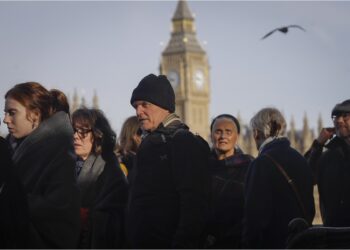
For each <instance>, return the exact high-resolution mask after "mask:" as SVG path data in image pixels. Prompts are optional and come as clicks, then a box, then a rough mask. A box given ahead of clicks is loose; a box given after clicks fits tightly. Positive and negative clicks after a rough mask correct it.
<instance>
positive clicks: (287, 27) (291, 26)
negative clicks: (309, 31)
mask: <svg viewBox="0 0 350 250" xmlns="http://www.w3.org/2000/svg"><path fill="white" fill-rule="evenodd" d="M289 28H298V29H301V30H302V31H306V30H305V29H304V28H303V27H301V26H299V25H288V26H283V27H280V28H276V29H274V30H271V31H270V32H269V33H267V34H266V35H265V36H263V37H262V38H261V40H263V39H265V38H266V37H268V36H270V35H272V33H274V32H275V31H280V32H282V33H284V34H286V33H287V32H288V29H289Z"/></svg>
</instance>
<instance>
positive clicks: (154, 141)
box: [127, 74, 210, 248]
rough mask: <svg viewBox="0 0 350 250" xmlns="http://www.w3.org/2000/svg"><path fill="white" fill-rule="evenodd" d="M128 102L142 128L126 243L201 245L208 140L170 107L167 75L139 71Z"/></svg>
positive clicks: (172, 104)
mask: <svg viewBox="0 0 350 250" xmlns="http://www.w3.org/2000/svg"><path fill="white" fill-rule="evenodd" d="M130 103H131V105H132V106H133V107H134V108H135V110H136V115H137V117H138V119H139V121H140V126H141V129H142V130H143V136H142V138H143V139H142V143H141V145H140V147H139V149H138V152H137V156H136V169H137V172H136V175H135V178H134V180H133V185H132V187H131V198H130V204H129V213H128V221H127V227H128V228H127V234H128V239H129V244H130V247H131V248H200V247H201V245H202V240H203V238H204V237H203V235H202V232H203V229H204V225H205V221H206V216H207V213H208V203H209V192H210V191H209V190H210V184H209V182H210V178H209V172H208V157H209V146H208V143H207V142H206V141H204V140H203V139H202V138H201V137H199V136H196V135H193V134H192V133H191V132H190V131H189V128H188V127H187V126H186V125H185V124H184V123H183V122H182V121H181V120H180V118H179V117H178V116H177V115H176V114H175V113H174V112H175V94H174V91H173V89H172V87H171V85H170V82H169V81H168V79H167V78H166V76H163V75H160V76H156V75H153V74H150V75H148V76H146V77H144V78H143V79H142V80H141V82H140V83H139V85H138V86H137V87H136V88H135V89H134V91H133V93H132V96H131V100H130Z"/></svg>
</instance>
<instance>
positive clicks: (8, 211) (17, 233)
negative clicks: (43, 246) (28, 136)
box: [0, 137, 29, 249]
mask: <svg viewBox="0 0 350 250" xmlns="http://www.w3.org/2000/svg"><path fill="white" fill-rule="evenodd" d="M9 147H10V146H9V145H8V143H7V141H6V140H5V139H3V138H2V137H0V248H2V249H3V248H25V247H26V246H27V240H28V230H29V210H28V202H27V197H26V194H25V192H24V190H23V186H22V184H21V182H20V181H19V179H18V176H17V175H16V174H15V172H14V169H13V163H12V160H11V153H10V148H9Z"/></svg>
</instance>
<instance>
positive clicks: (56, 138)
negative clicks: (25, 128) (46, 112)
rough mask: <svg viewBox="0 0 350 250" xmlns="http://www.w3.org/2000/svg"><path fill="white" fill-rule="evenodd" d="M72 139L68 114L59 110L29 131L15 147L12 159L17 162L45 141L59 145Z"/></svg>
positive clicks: (41, 145)
mask: <svg viewBox="0 0 350 250" xmlns="http://www.w3.org/2000/svg"><path fill="white" fill-rule="evenodd" d="M67 140H68V141H72V140H73V129H72V126H71V124H70V120H69V117H68V114H67V113H65V112H63V111H60V112H57V113H55V114H53V115H52V116H51V117H50V118H48V119H46V120H44V121H42V122H41V123H40V125H39V127H38V128H37V129H35V130H34V131H33V132H32V133H30V134H29V135H28V136H27V137H26V138H25V139H24V140H23V141H22V142H21V144H20V145H19V146H18V147H17V149H16V150H15V152H14V154H13V161H14V163H17V162H18V161H19V160H20V159H21V158H22V157H23V155H24V154H25V153H27V152H28V151H31V150H37V149H38V148H39V149H40V148H41V147H43V146H45V145H44V144H45V143H50V144H55V145H60V144H62V142H67Z"/></svg>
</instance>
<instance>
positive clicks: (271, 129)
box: [250, 108, 287, 138]
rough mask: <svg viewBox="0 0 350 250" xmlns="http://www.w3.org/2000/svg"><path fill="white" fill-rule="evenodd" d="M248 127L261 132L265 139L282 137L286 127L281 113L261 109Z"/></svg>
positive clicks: (275, 110) (272, 109)
mask: <svg viewBox="0 0 350 250" xmlns="http://www.w3.org/2000/svg"><path fill="white" fill-rule="evenodd" d="M250 126H251V127H252V129H253V130H258V131H261V132H262V133H263V134H264V136H265V137H266V138H267V137H273V136H281V135H284V133H285V131H286V127H287V125H286V121H285V119H284V117H283V115H282V113H281V112H280V111H279V110H277V109H275V108H263V109H261V110H260V111H259V112H258V113H257V114H256V115H254V116H253V118H252V119H251V120H250Z"/></svg>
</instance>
